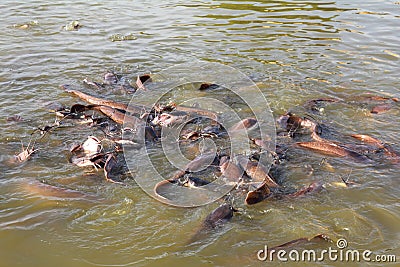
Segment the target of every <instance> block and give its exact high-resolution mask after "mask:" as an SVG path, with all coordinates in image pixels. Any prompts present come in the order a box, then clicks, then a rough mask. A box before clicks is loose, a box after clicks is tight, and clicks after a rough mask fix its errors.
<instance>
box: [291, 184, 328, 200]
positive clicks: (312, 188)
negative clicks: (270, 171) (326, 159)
mask: <svg viewBox="0 0 400 267" xmlns="http://www.w3.org/2000/svg"><path fill="white" fill-rule="evenodd" d="M323 189H324V185H323V183H320V182H313V183H311V184H310V185H308V186H305V187H303V188H301V189H300V190H298V191H296V192H294V193H292V194H288V195H286V196H287V197H289V198H295V197H299V196H304V195H307V194H310V193H317V192H320V191H321V190H323Z"/></svg>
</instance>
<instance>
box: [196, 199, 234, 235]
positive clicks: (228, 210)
mask: <svg viewBox="0 0 400 267" xmlns="http://www.w3.org/2000/svg"><path fill="white" fill-rule="evenodd" d="M234 211H236V209H234V208H233V207H232V205H230V204H227V203H224V204H222V205H221V206H219V207H218V208H216V209H214V210H213V211H212V212H211V213H210V214H209V215H208V216H207V217H206V218H205V219H204V221H203V223H202V225H201V230H205V229H212V228H216V227H218V226H220V225H222V224H224V223H225V222H227V221H228V220H230V219H231V218H232V217H233V212H234Z"/></svg>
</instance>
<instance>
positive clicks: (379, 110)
mask: <svg viewBox="0 0 400 267" xmlns="http://www.w3.org/2000/svg"><path fill="white" fill-rule="evenodd" d="M391 109H392V105H391V104H382V105H377V106H374V107H373V108H372V109H371V113H372V114H381V113H385V112H387V111H389V110H391Z"/></svg>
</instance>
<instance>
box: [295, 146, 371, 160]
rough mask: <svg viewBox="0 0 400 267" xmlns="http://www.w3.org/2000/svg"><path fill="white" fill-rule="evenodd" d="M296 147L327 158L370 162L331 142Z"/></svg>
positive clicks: (358, 154)
mask: <svg viewBox="0 0 400 267" xmlns="http://www.w3.org/2000/svg"><path fill="white" fill-rule="evenodd" d="M296 145H298V146H299V147H302V148H307V149H311V150H313V151H315V152H317V153H320V154H324V155H328V156H333V157H349V158H351V159H354V160H357V161H361V162H366V163H368V162H371V159H370V158H368V157H366V156H364V155H362V154H360V153H357V152H355V151H352V150H350V149H348V148H346V147H344V146H341V145H338V144H336V143H333V142H327V141H315V142H297V143H296Z"/></svg>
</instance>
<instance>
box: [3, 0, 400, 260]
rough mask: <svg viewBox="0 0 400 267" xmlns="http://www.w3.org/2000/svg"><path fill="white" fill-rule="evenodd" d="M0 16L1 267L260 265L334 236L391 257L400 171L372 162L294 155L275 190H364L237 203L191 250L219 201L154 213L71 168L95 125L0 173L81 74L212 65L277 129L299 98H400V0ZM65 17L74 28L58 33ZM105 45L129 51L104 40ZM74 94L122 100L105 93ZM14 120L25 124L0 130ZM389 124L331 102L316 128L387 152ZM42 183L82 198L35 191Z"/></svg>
mask: <svg viewBox="0 0 400 267" xmlns="http://www.w3.org/2000/svg"><path fill="white" fill-rule="evenodd" d="M0 8H1V10H2V16H1V19H0V21H1V24H0V25H1V35H0V47H1V49H0V60H1V62H2V63H1V69H0V71H1V75H0V85H1V92H0V117H1V120H2V130H1V137H0V148H1V151H2V156H1V163H0V167H1V172H0V173H1V174H0V196H1V197H0V207H1V208H0V225H1V228H0V240H1V241H0V258H1V259H2V260H1V263H0V265H1V266H53V265H56V264H57V266H165V265H167V264H174V265H175V266H187V265H188V264H192V265H195V266H208V265H218V266H232V265H239V264H240V265H243V266H246V265H248V266H261V265H264V264H267V263H262V262H259V261H257V258H256V252H257V251H258V250H260V249H262V248H263V247H264V245H266V244H267V245H269V246H275V245H278V244H282V243H284V242H287V241H290V240H292V239H296V238H300V237H304V236H306V237H311V236H313V235H316V234H318V233H326V234H328V235H329V236H331V237H332V238H334V239H337V238H340V237H344V238H346V239H347V241H348V242H349V247H350V248H352V249H360V250H364V249H369V250H371V251H373V252H374V253H376V254H397V255H399V251H400V250H399V230H400V229H399V215H398V214H399V204H398V203H399V187H398V186H397V179H398V177H399V169H398V166H397V167H396V166H394V165H391V164H389V163H385V162H383V163H380V164H377V166H364V165H360V164H357V163H353V162H349V161H346V160H341V159H333V158H328V159H327V163H322V164H321V161H322V157H321V156H316V154H313V153H308V152H306V153H305V152H304V151H303V150H298V149H291V150H290V151H288V157H289V160H288V161H287V162H286V163H285V164H286V165H284V167H285V166H286V167H287V168H288V169H287V171H284V172H282V177H281V179H283V180H284V181H285V183H287V184H290V185H293V186H296V187H301V186H302V185H305V184H308V183H310V182H311V181H314V180H320V181H324V182H326V183H331V184H333V183H334V182H335V181H338V180H340V177H346V176H347V175H349V177H350V179H352V180H354V181H357V182H358V183H360V184H361V185H360V186H359V187H355V188H351V189H346V188H335V187H328V190H327V191H326V192H323V193H321V194H318V195H314V196H310V197H307V198H303V199H301V200H299V201H295V202H294V201H288V200H283V201H275V202H265V203H261V204H259V205H256V206H254V207H247V208H246V209H245V210H244V211H243V212H242V213H241V214H237V215H236V216H235V217H234V218H233V219H232V221H231V222H229V223H228V224H226V225H225V226H224V227H223V228H221V229H218V230H217V231H215V232H212V233H210V234H209V235H208V236H206V237H204V239H203V240H200V241H199V242H197V243H195V244H192V245H187V241H188V239H190V236H191V235H192V234H194V233H195V232H196V229H197V228H198V227H199V222H200V221H201V220H202V219H203V218H205V216H206V215H207V214H208V213H209V212H210V211H211V210H212V209H214V208H215V207H216V206H217V205H218V204H217V203H214V204H212V205H209V206H205V207H201V208H194V209H179V208H174V207H170V206H166V205H163V204H161V203H160V202H158V201H156V200H154V199H152V198H150V197H149V196H147V195H146V194H145V193H144V192H143V191H142V190H141V189H140V188H139V187H138V186H137V185H136V184H135V183H134V181H130V182H129V183H128V184H129V185H128V186H127V187H122V186H119V185H116V184H110V183H108V182H106V181H105V180H104V177H103V174H102V173H101V172H95V171H91V170H84V169H79V168H77V167H75V166H72V165H71V164H68V159H67V157H68V153H67V151H68V148H69V146H70V144H71V143H72V142H74V141H78V142H80V141H81V140H84V139H85V138H86V137H87V136H88V135H89V134H91V133H93V131H94V130H93V129H90V128H87V127H84V126H80V127H78V130H75V129H76V128H71V127H70V128H68V127H67V128H65V129H61V130H57V131H55V132H54V133H52V134H51V135H49V136H48V137H46V138H45V139H43V140H42V141H40V143H39V144H38V146H39V147H40V149H41V150H40V151H38V153H37V154H36V155H35V156H33V158H32V159H31V160H30V161H28V162H26V163H23V164H21V165H17V166H15V165H12V164H11V165H10V164H8V163H7V160H8V159H9V158H10V157H12V156H13V155H14V154H15V153H16V151H18V150H19V149H20V141H21V140H22V141H23V142H24V143H25V144H27V143H28V142H29V137H30V133H31V132H32V131H33V130H34V129H35V127H38V126H43V125H46V124H49V123H52V122H53V121H54V119H55V118H54V115H53V114H51V113H49V112H48V111H47V110H46V109H45V108H44V107H45V106H46V104H47V103H49V102H51V101H55V100H57V101H59V102H61V103H62V104H65V105H72V104H74V103H76V102H77V100H76V99H75V98H73V97H71V96H69V95H68V94H66V93H64V92H63V91H62V90H61V89H59V85H60V84H66V83H67V84H72V85H73V86H76V87H77V88H79V89H82V90H84V89H85V88H84V87H83V86H82V80H83V79H84V78H90V79H93V80H101V76H102V75H103V73H104V72H105V71H106V70H108V69H112V70H115V71H116V72H119V73H123V74H124V75H125V76H126V77H130V78H131V79H135V77H136V75H137V74H139V73H148V72H151V73H157V72H159V71H161V70H163V69H165V68H168V67H171V66H174V65H175V64H178V63H185V62H186V63H187V62H191V61H196V60H204V61H210V62H219V63H223V64H226V65H229V66H231V67H234V68H236V69H238V70H240V71H242V72H243V73H244V74H246V75H248V76H249V77H251V78H252V79H253V80H254V81H255V82H256V83H257V85H258V86H259V87H260V88H261V90H262V91H263V93H264V94H265V96H266V97H267V99H268V101H269V104H270V107H271V109H272V111H273V114H274V116H275V117H278V116H279V115H281V114H283V113H285V112H286V111H287V110H289V109H291V110H294V111H297V112H302V108H301V105H302V104H303V103H304V102H305V101H306V100H309V99H312V98H320V97H336V98H339V99H349V98H350V97H355V96H357V95H360V94H364V93H366V92H370V93H374V94H380V95H384V96H390V97H399V78H398V72H399V67H398V66H399V57H400V47H399V42H400V33H399V31H397V29H398V28H399V19H400V10H399V8H400V5H399V3H398V2H395V1H363V2H362V3H356V2H354V3H352V2H351V3H350V1H341V0H340V1H336V2H334V1H313V2H312V1H309V2H307V1H206V0H199V1H192V2H190V3H189V2H187V1H162V2H161V1H160V2H157V3H155V2H154V1H152V2H150V1H135V2H132V1H124V0H123V1H108V2H104V3H103V2H101V3H98V2H94V1H90V2H87V1H68V3H63V2H61V1H53V2H52V3H51V4H49V3H46V2H45V1H40V0H39V1H28V2H15V1H7V0H4V1H2V3H1V4H0ZM74 20H78V21H79V22H80V23H81V24H82V25H83V27H82V28H80V29H79V30H78V31H66V30H64V29H63V27H64V26H65V25H66V24H67V23H69V22H71V21H74ZM31 22H34V23H31ZM36 22H37V23H36ZM28 23H31V24H32V26H31V27H28V28H27V29H24V27H25V26H22V25H23V24H28ZM21 26H22V27H21ZM118 35H121V36H128V37H130V38H131V39H133V40H125V41H113V38H114V39H115V37H118ZM132 37H134V38H132ZM85 90H87V91H88V92H90V93H93V94H98V95H103V96H105V97H108V98H111V99H115V100H119V101H122V100H123V101H128V100H129V99H130V98H131V95H129V94H126V93H124V92H121V91H118V90H117V91H106V92H100V91H96V90H91V91H90V89H87V88H86V89H85ZM17 114H18V115H21V116H22V117H23V118H24V119H25V121H24V122H20V123H13V122H6V121H5V118H7V117H9V116H12V115H17ZM398 114H399V107H398V105H397V107H395V108H393V109H392V110H391V111H389V112H388V113H385V114H379V115H376V116H375V115H374V116H371V114H370V113H369V110H368V109H367V107H366V106H363V105H353V106H351V105H350V106H349V105H339V106H335V105H332V106H328V107H326V108H325V111H324V114H323V116H321V119H322V120H323V121H325V122H328V123H330V124H331V125H332V127H336V129H337V130H338V131H339V132H340V133H343V134H351V133H364V134H370V135H373V136H375V137H379V138H380V139H382V140H385V141H386V142H388V143H389V144H392V146H393V147H394V148H395V149H397V151H399V150H400V147H399V144H398V135H397V131H398V129H399V124H400V121H399V119H398ZM160 164H162V163H161V162H160ZM311 169H312V170H313V172H312V174H311V175H310V174H309V170H311ZM39 181H42V182H45V183H48V184H51V185H55V186H58V187H62V188H68V189H73V190H77V191H79V192H82V193H85V194H89V195H90V196H93V199H91V198H89V200H88V199H87V198H85V197H84V198H80V197H74V198H67V197H62V196H61V197H60V196H57V195H54V194H51V193H46V192H44V191H43V190H41V189H40V187H38V186H39V185H40V183H38V182H39ZM319 264H320V265H324V264H328V265H332V266H336V265H341V264H340V263H335V262H331V261H327V262H322V263H319ZM364 264H365V263H364ZM354 265H359V266H361V265H362V263H358V264H356V263H354Z"/></svg>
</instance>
